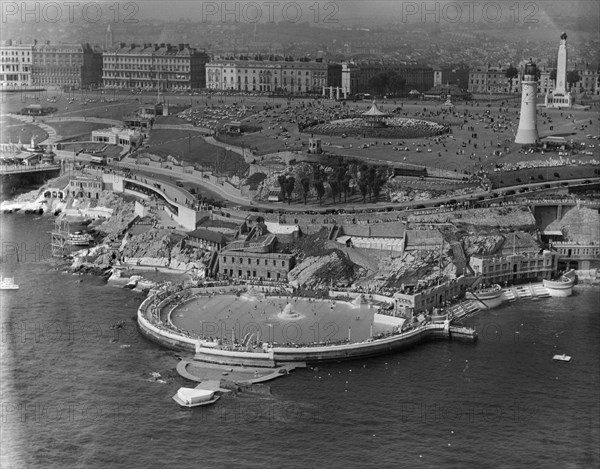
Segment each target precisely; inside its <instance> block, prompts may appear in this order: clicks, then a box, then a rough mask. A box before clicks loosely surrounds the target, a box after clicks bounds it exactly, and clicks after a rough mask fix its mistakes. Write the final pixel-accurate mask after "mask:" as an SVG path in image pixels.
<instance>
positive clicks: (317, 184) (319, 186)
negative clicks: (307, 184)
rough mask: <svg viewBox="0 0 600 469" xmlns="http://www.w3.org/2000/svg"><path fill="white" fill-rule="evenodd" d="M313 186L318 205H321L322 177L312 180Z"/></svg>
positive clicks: (322, 192)
mask: <svg viewBox="0 0 600 469" xmlns="http://www.w3.org/2000/svg"><path fill="white" fill-rule="evenodd" d="M313 186H314V188H315V190H316V191H317V197H318V199H319V205H321V202H322V200H323V195H325V186H324V185H323V180H322V179H315V180H314V182H313Z"/></svg>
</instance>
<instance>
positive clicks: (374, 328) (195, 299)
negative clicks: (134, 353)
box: [138, 287, 476, 367]
mask: <svg viewBox="0 0 600 469" xmlns="http://www.w3.org/2000/svg"><path fill="white" fill-rule="evenodd" d="M238 289H239V287H238ZM332 293H333V292H332ZM353 295H354V296H355V297H356V296H357V295H356V294H353ZM381 298H383V297H379V300H381ZM387 299H388V300H389V302H392V303H393V301H394V300H393V299H392V298H387ZM387 306H388V307H389V304H388V305H387ZM381 312H382V310H380V309H379V307H378V305H377V304H375V303H374V302H371V301H366V300H365V298H364V297H362V296H361V295H358V297H356V298H354V299H351V300H350V301H346V300H341V299H339V298H333V299H313V298H305V297H292V296H283V295H269V294H267V295H265V296H264V297H261V296H260V295H256V294H253V293H249V292H239V291H238V292H233V291H232V290H229V291H225V290H224V289H223V288H221V289H217V290H216V291H215V290H213V291H210V290H208V289H192V290H184V291H181V292H178V293H175V294H170V293H166V292H158V293H154V294H152V295H151V296H149V297H148V298H147V299H146V300H145V301H144V302H143V303H142V305H141V306H140V308H139V310H138V324H139V327H140V331H141V332H142V334H143V335H145V336H146V337H147V338H149V339H150V340H153V341H155V342H158V343H159V344H161V345H163V346H166V347H169V348H172V349H176V350H186V351H189V352H194V353H195V359H196V360H200V361H205V362H211V363H219V364H226V365H245V366H263V367H274V366H278V365H281V364H285V363H293V362H301V363H315V362H323V361H338V360H344V359H352V358H360V357H366V356H373V355H379V354H383V353H389V352H391V351H393V350H397V349H401V348H404V347H407V346H411V345H414V344H416V343H419V342H422V341H424V340H428V339H441V338H445V339H449V338H455V339H464V340H469V341H472V340H475V339H476V334H475V331H474V330H472V329H466V328H460V327H454V326H450V321H449V320H447V319H445V318H444V319H442V320H441V321H439V322H429V323H423V324H410V325H409V324H408V321H406V320H405V319H404V318H400V317H395V316H393V315H387V314H381Z"/></svg>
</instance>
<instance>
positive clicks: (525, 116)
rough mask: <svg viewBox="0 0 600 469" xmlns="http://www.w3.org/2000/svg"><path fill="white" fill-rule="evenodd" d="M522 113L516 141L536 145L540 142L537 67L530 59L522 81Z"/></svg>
mask: <svg viewBox="0 0 600 469" xmlns="http://www.w3.org/2000/svg"><path fill="white" fill-rule="evenodd" d="M521 87H522V88H521V114H520V116H519V129H518V130H517V135H516V137H515V143H519V144H521V145H535V144H536V143H538V142H539V139H540V138H539V135H538V130H537V67H536V65H535V64H534V63H533V62H532V61H531V59H529V62H528V63H527V65H525V70H524V72H523V80H522V81H521Z"/></svg>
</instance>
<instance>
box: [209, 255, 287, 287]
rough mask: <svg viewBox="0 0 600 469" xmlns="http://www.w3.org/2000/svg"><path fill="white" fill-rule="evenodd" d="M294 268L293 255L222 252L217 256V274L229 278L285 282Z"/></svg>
mask: <svg viewBox="0 0 600 469" xmlns="http://www.w3.org/2000/svg"><path fill="white" fill-rule="evenodd" d="M294 266H295V257H294V255H293V254H279V253H257V252H238V251H224V252H221V253H220V254H219V273H220V274H221V275H227V276H229V277H238V278H246V279H252V278H255V279H266V280H281V281H287V274H288V272H289V271H290V270H292V269H293V268H294Z"/></svg>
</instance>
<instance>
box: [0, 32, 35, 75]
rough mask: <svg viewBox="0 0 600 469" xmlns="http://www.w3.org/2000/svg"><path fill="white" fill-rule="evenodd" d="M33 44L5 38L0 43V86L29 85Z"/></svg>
mask: <svg viewBox="0 0 600 469" xmlns="http://www.w3.org/2000/svg"><path fill="white" fill-rule="evenodd" d="M32 54H33V44H21V42H13V41H11V40H7V41H4V42H2V44H1V45H0V86H31V83H32V82H31V61H32V56H33V55H32Z"/></svg>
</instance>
